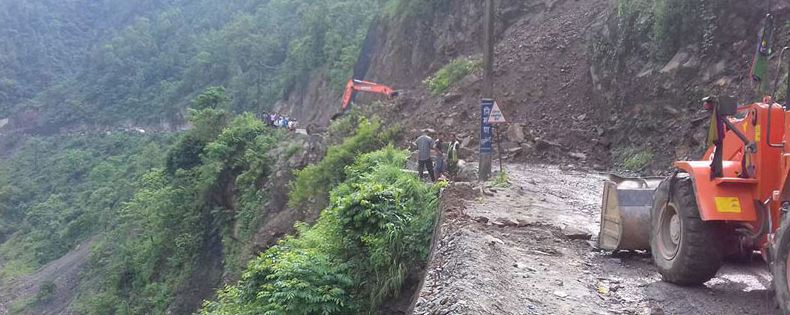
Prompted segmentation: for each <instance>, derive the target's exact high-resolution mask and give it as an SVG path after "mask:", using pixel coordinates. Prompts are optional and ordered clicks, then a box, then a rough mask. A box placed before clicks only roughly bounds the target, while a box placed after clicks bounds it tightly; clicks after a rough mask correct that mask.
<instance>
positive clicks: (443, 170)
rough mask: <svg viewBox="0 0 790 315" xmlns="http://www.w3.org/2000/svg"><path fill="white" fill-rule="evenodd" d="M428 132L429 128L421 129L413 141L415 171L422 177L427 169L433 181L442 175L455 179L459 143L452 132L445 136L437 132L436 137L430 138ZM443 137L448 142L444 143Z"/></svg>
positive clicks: (429, 132)
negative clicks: (415, 154)
mask: <svg viewBox="0 0 790 315" xmlns="http://www.w3.org/2000/svg"><path fill="white" fill-rule="evenodd" d="M430 134H431V131H430V130H429V129H424V130H422V134H421V135H420V136H419V137H418V138H417V140H416V141H415V143H414V144H415V145H416V146H417V160H418V161H417V173H418V174H419V175H420V178H421V179H423V178H425V170H426V169H427V171H428V175H430V177H431V181H434V182H435V181H436V179H438V178H443V177H445V178H447V177H449V178H450V179H455V177H456V176H458V162H459V157H458V150H459V149H460V147H461V144H460V143H459V142H458V139H457V137H456V135H455V134H454V133H450V134H449V136H447V137H445V136H443V135H441V134H438V135H436V139H433V138H431V135H430ZM443 138H446V140H447V141H448V142H447V143H445V142H444V139H443ZM445 152H446V154H445Z"/></svg>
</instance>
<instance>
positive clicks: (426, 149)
mask: <svg viewBox="0 0 790 315" xmlns="http://www.w3.org/2000/svg"><path fill="white" fill-rule="evenodd" d="M415 142H416V144H417V160H418V162H417V173H418V174H420V178H421V179H422V178H424V177H425V173H423V171H424V170H425V169H426V168H427V169H428V175H431V181H434V182H435V181H436V176H435V175H434V174H433V162H431V146H432V145H433V139H431V137H429V136H428V130H427V129H423V131H422V135H420V137H419V138H417V141H415Z"/></svg>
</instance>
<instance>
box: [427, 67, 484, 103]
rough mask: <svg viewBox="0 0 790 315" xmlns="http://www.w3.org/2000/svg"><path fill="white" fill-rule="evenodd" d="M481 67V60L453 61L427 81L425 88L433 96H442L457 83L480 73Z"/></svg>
mask: <svg viewBox="0 0 790 315" xmlns="http://www.w3.org/2000/svg"><path fill="white" fill-rule="evenodd" d="M480 66H481V61H480V60H479V59H470V58H459V59H455V60H453V61H451V62H450V63H449V64H447V65H445V66H444V67H442V68H441V69H439V71H436V73H435V74H434V75H433V76H431V77H430V78H427V79H425V82H424V83H425V86H426V87H427V88H428V90H429V91H431V94H433V95H441V94H444V93H445V92H447V90H448V89H449V88H450V87H451V86H452V85H453V84H455V83H456V82H458V81H459V80H461V79H463V78H464V77H466V76H467V75H469V74H470V73H472V72H475V71H478V70H479V69H480Z"/></svg>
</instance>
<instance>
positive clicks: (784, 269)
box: [771, 215, 790, 314]
mask: <svg viewBox="0 0 790 315" xmlns="http://www.w3.org/2000/svg"><path fill="white" fill-rule="evenodd" d="M771 252H772V253H771V254H772V255H771V256H772V257H771V274H772V275H773V278H774V279H773V284H774V293H775V296H776V303H777V304H779V308H781V309H782V314H790V260H788V257H787V256H788V253H790V215H783V217H782V224H781V225H780V226H779V229H778V230H777V231H776V235H775V236H774V244H773V247H772V250H771Z"/></svg>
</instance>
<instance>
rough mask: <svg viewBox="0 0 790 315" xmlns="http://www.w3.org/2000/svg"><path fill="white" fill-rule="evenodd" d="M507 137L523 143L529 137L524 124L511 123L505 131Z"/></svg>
mask: <svg viewBox="0 0 790 315" xmlns="http://www.w3.org/2000/svg"><path fill="white" fill-rule="evenodd" d="M505 137H506V138H507V140H508V141H511V142H516V143H521V142H524V140H526V139H527V137H526V135H525V134H524V125H523V124H511V125H510V126H508V127H507V130H506V131H505Z"/></svg>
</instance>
